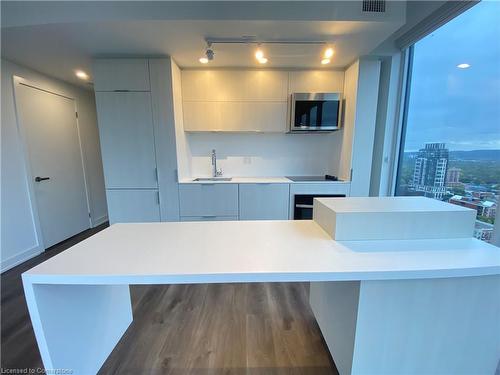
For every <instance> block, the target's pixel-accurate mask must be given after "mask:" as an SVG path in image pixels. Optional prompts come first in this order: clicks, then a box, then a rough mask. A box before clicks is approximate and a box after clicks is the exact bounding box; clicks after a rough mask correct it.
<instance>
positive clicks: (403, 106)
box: [391, 36, 500, 247]
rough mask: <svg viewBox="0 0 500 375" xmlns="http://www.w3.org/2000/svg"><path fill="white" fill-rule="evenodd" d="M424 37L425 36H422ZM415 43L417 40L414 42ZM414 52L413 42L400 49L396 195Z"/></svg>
mask: <svg viewBox="0 0 500 375" xmlns="http://www.w3.org/2000/svg"><path fill="white" fill-rule="evenodd" d="M424 37H425V36H424ZM415 43H417V42H415ZM414 53H415V44H412V45H411V46H409V47H407V48H405V49H404V50H402V54H403V56H402V58H403V59H404V64H403V69H402V75H401V81H400V85H401V89H400V93H399V104H398V108H399V114H398V119H397V124H396V127H397V132H398V133H397V136H396V137H395V138H394V150H393V155H395V156H394V159H393V165H392V181H391V196H396V188H397V182H398V177H399V175H400V173H401V169H402V161H403V156H404V146H405V141H406V131H407V127H408V111H409V107H410V95H411V82H412V75H413V71H412V70H413V58H414ZM499 211H500V209H498V207H497V212H496V218H495V223H494V226H493V233H492V239H491V241H490V243H491V244H492V245H495V246H498V247H500V212H499Z"/></svg>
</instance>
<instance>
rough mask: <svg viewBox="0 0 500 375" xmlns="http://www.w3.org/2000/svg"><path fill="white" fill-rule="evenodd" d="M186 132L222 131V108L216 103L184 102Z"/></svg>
mask: <svg viewBox="0 0 500 375" xmlns="http://www.w3.org/2000/svg"><path fill="white" fill-rule="evenodd" d="M182 112H183V116H184V130H185V131H194V132H199V131H222V130H223V128H222V124H221V121H220V106H219V104H218V103H216V102H183V104H182Z"/></svg>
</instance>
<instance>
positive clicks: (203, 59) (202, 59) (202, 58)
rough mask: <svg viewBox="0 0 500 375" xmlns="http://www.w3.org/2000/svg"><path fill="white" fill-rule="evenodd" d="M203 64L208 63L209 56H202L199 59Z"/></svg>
mask: <svg viewBox="0 0 500 375" xmlns="http://www.w3.org/2000/svg"><path fill="white" fill-rule="evenodd" d="M199 61H200V62H201V63H202V64H207V63H208V58H207V57H200V60H199Z"/></svg>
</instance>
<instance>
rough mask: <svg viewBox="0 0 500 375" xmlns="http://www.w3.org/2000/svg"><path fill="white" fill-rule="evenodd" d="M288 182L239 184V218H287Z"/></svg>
mask: <svg viewBox="0 0 500 375" xmlns="http://www.w3.org/2000/svg"><path fill="white" fill-rule="evenodd" d="M289 186H290V185H289V184H241V185H240V189H239V197H240V199H239V204H240V220H288V202H289V199H290V195H289Z"/></svg>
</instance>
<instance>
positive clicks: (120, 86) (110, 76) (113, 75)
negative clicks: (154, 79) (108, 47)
mask: <svg viewBox="0 0 500 375" xmlns="http://www.w3.org/2000/svg"><path fill="white" fill-rule="evenodd" d="M93 74H94V90H95V91H150V89H151V86H150V82H149V64H148V60H147V59H99V60H95V61H94V64H93Z"/></svg>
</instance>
